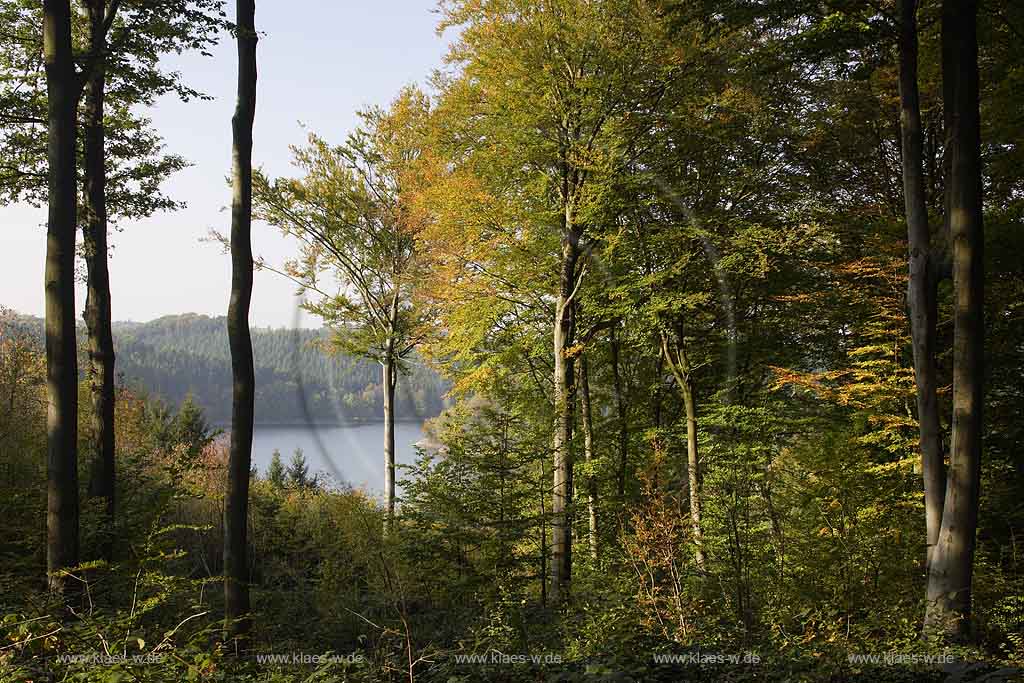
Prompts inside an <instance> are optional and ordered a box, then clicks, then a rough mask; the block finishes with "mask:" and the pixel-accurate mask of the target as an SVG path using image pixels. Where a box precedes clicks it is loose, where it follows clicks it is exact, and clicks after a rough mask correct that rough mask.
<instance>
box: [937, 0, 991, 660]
mask: <svg viewBox="0 0 1024 683" xmlns="http://www.w3.org/2000/svg"><path fill="white" fill-rule="evenodd" d="M977 12H978V8H977V4H976V2H974V1H972V0H958V1H955V2H954V1H951V0H946V1H945V2H944V3H943V11H942V42H943V57H944V59H943V82H944V83H943V85H944V92H945V94H946V101H945V102H944V106H945V107H946V110H947V120H948V121H949V122H950V123H951V125H950V127H949V129H948V131H947V142H946V154H947V155H949V169H950V183H949V185H948V186H947V189H946V191H947V193H948V194H947V198H948V205H949V225H950V238H951V240H952V248H953V434H952V442H951V448H950V463H949V475H948V483H947V488H946V498H945V504H944V506H943V511H942V526H941V528H940V529H939V538H938V542H937V544H936V546H935V549H934V550H933V552H932V561H931V565H930V567H929V572H928V603H927V611H926V613H925V629H926V631H929V632H937V633H941V634H942V635H943V636H945V637H946V638H948V639H951V640H962V639H965V638H967V637H968V636H969V631H970V616H971V580H972V573H973V569H974V548H975V533H976V531H977V526H978V498H979V488H980V478H981V455H982V452H981V434H982V402H983V385H982V381H983V355H984V325H983V289H984V264H983V261H982V243H983V227H982V203H981V194H982V187H981V153H980V146H981V126H980V115H979V111H978V44H977V34H976V30H977V28H976V27H977Z"/></svg>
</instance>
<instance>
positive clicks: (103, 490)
mask: <svg viewBox="0 0 1024 683" xmlns="http://www.w3.org/2000/svg"><path fill="white" fill-rule="evenodd" d="M105 4H106V3H105V1H104V0H90V2H89V3H88V7H87V9H88V13H89V36H90V37H89V43H90V52H91V55H92V59H93V64H92V67H91V71H90V73H89V78H88V80H87V81H86V84H85V131H84V133H85V135H84V143H85V144H84V147H85V155H84V156H85V167H84V173H83V183H84V185H85V208H86V211H85V225H84V229H83V238H84V244H85V264H86V268H87V271H88V282H87V294H86V301H85V316H84V317H85V323H86V327H87V329H88V333H89V363H90V368H89V380H90V391H91V394H92V408H93V411H92V435H91V436H92V449H91V450H92V474H91V478H90V481H89V495H91V496H94V497H97V498H103V499H104V500H105V508H106V516H107V530H106V533H105V534H104V537H103V540H102V546H101V555H102V556H103V557H105V558H106V559H108V560H109V559H111V557H112V553H113V543H114V531H113V524H114V507H115V500H114V496H115V483H116V479H115V477H116V473H115V466H114V446H115V444H114V401H115V394H114V338H113V333H112V331H111V306H110V274H109V271H108V267H107V198H106V197H107V190H106V186H107V172H106V139H105V130H104V124H103V110H104V95H105V92H104V91H105V88H106V37H105V30H104V19H105V12H104V9H105V7H104V5H105Z"/></svg>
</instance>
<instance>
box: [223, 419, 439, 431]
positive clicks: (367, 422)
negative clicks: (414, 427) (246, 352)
mask: <svg viewBox="0 0 1024 683" xmlns="http://www.w3.org/2000/svg"><path fill="white" fill-rule="evenodd" d="M429 419H431V418H429V417H425V418H423V419H417V418H403V419H400V420H398V419H396V420H395V424H423V423H425V422H426V421H427V420H429ZM382 424H384V420H370V419H363V420H350V421H346V422H305V421H302V422H296V421H291V422H255V423H253V428H254V429H255V428H257V427H281V428H286V427H315V428H320V427H363V426H368V425H382ZM211 426H212V427H214V428H215V429H228V428H229V427H231V424H230V423H226V422H225V423H212V424H211Z"/></svg>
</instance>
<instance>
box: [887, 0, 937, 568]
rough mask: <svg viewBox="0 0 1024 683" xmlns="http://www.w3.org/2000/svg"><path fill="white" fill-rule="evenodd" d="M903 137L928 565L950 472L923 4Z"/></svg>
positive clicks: (908, 59) (909, 50)
mask: <svg viewBox="0 0 1024 683" xmlns="http://www.w3.org/2000/svg"><path fill="white" fill-rule="evenodd" d="M899 45H900V57H899V65H900V77H899V85H900V133H901V138H902V145H901V147H902V153H903V200H904V205H905V211H906V221H907V243H908V246H909V251H910V255H909V261H910V263H909V279H908V281H907V308H908V311H909V314H910V332H911V337H912V339H913V344H912V346H913V354H914V379H915V384H916V386H917V420H918V429H919V447H920V449H921V472H922V476H923V479H924V506H925V535H926V539H927V548H928V550H927V555H926V563H928V562H930V561H931V555H932V550H933V548H934V547H935V543H936V541H937V540H938V538H939V526H940V525H941V523H942V504H943V500H944V499H945V495H946V471H945V463H944V461H943V455H942V442H941V435H940V431H939V402H938V380H937V377H936V366H935V353H936V325H937V319H938V301H937V300H938V295H937V291H938V290H937V282H936V280H937V278H938V269H937V267H936V264H935V260H936V256H935V254H934V253H933V251H932V245H931V231H930V227H929V225H928V208H927V198H926V196H925V182H924V170H923V137H922V132H921V128H922V127H921V105H920V96H919V92H918V85H917V52H918V50H917V0H901V2H900V31H899Z"/></svg>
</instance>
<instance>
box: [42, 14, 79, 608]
mask: <svg viewBox="0 0 1024 683" xmlns="http://www.w3.org/2000/svg"><path fill="white" fill-rule="evenodd" d="M43 56H44V63H45V65H46V93H47V109H48V135H47V156H48V160H49V167H50V171H49V193H50V196H49V212H48V216H47V230H46V269H45V287H46V290H45V297H46V395H47V402H48V408H47V413H46V435H47V449H46V464H47V510H46V571H47V574H48V577H49V579H48V582H49V586H50V589H51V590H53V591H55V592H63V591H64V590H65V588H70V587H71V586H70V585H69V584H67V580H66V578H65V577H64V576H63V575H62V570H64V569H65V568H67V567H73V566H75V565H77V564H78V450H77V449H78V359H77V357H76V342H75V230H76V224H77V223H76V222H77V218H78V216H77V208H78V207H77V201H78V197H77V193H78V190H77V187H76V175H75V167H76V158H75V147H76V142H75V138H76V134H77V121H76V109H77V103H78V86H77V83H76V81H77V79H76V76H75V67H74V61H73V55H72V52H71V7H70V3H69V2H68V0H44V2H43Z"/></svg>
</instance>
